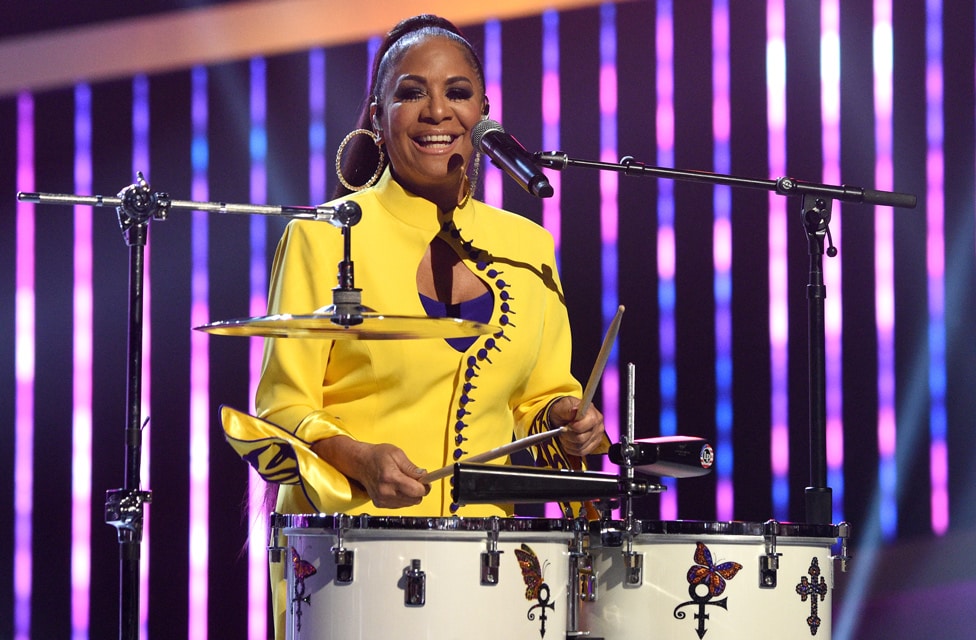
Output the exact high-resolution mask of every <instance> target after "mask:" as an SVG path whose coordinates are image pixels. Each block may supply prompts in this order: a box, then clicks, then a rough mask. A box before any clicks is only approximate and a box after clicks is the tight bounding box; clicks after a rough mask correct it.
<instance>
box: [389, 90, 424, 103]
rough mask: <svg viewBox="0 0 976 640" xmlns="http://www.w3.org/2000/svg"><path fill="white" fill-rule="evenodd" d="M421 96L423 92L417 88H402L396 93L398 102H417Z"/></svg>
mask: <svg viewBox="0 0 976 640" xmlns="http://www.w3.org/2000/svg"><path fill="white" fill-rule="evenodd" d="M423 95H424V92H423V90H422V89H420V88H419V87H402V88H400V89H398V90H397V92H396V97H397V99H398V100H419V99H420V98H422V97H423Z"/></svg>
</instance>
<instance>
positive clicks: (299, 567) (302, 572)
mask: <svg viewBox="0 0 976 640" xmlns="http://www.w3.org/2000/svg"><path fill="white" fill-rule="evenodd" d="M291 567H292V572H293V573H294V575H295V588H294V596H293V597H292V599H291V601H292V603H293V605H294V607H295V609H294V611H295V632H296V633H297V632H299V631H301V630H302V603H303V602H304V603H305V604H311V600H312V596H310V595H305V578H308V577H310V576H314V575H315V574H316V573H318V569H316V568H315V565H313V564H312V563H311V562H308V561H307V560H303V559H302V557H301V556H300V555H298V551H296V550H295V547H292V548H291Z"/></svg>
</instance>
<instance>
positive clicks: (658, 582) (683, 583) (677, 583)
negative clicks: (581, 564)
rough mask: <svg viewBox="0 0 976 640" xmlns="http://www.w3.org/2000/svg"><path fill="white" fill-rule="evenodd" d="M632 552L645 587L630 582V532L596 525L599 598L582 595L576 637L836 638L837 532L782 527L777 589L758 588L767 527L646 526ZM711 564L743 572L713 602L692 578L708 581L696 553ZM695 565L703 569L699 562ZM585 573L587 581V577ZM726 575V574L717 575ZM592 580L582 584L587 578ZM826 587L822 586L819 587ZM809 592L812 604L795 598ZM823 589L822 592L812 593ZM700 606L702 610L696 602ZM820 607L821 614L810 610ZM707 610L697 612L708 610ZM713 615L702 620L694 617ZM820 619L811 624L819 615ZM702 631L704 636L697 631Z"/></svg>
mask: <svg viewBox="0 0 976 640" xmlns="http://www.w3.org/2000/svg"><path fill="white" fill-rule="evenodd" d="M639 524H640V528H639V533H637V534H636V535H634V536H633V538H632V540H633V543H632V550H633V552H634V553H637V554H641V556H642V579H641V582H640V584H638V585H631V584H628V583H627V579H626V578H627V569H626V559H625V556H624V550H625V548H626V545H625V544H624V540H625V539H626V537H625V536H624V535H623V524H622V523H620V522H611V523H606V522H603V523H593V527H592V529H591V536H590V548H589V558H590V562H591V565H592V576H593V578H592V581H593V584H594V585H595V595H596V599H595V600H592V601H588V600H587V599H586V598H585V597H584V593H583V591H585V587H584V586H581V587H580V589H579V591H580V594H579V595H580V603H579V629H580V631H582V632H583V633H584V634H586V635H588V636H589V637H590V638H594V639H596V638H606V639H607V640H611V639H612V640H632V639H633V640H637V639H638V638H640V639H641V640H649V639H650V640H671V639H678V638H688V637H689V636H691V637H696V636H695V632H696V631H699V630H700V629H704V631H705V633H707V636H708V637H709V638H713V639H723V638H725V639H739V638H741V639H745V638H764V637H776V638H777V639H779V640H799V639H801V638H810V637H813V636H814V635H815V636H816V637H817V638H821V639H823V638H827V639H828V640H829V638H830V633H831V606H832V597H831V595H832V594H831V592H832V589H833V575H832V571H833V564H832V560H831V547H832V545H833V544H834V543H835V542H837V528H836V527H834V526H833V525H794V524H783V523H776V524H777V528H778V533H777V535H775V538H774V540H775V550H774V552H775V553H777V554H780V555H778V556H777V560H778V569H777V570H776V572H775V575H776V585H775V587H772V588H770V587H769V585H768V582H767V584H766V586H765V587H763V586H760V576H761V575H763V574H762V569H763V568H764V566H765V565H764V564H763V563H764V562H765V557H766V552H767V545H766V542H767V538H765V537H764V535H763V531H764V525H763V524H759V523H741V522H734V523H722V522H660V521H655V522H642V523H639ZM699 543H702V544H703V545H704V547H705V548H706V549H707V550H708V553H709V554H710V556H711V558H710V559H711V568H713V569H716V570H718V569H724V572H725V573H726V574H728V572H729V569H730V567H731V565H728V564H725V566H724V567H723V564H724V563H737V564H739V565H741V568H740V569H738V571H737V572H736V573H735V575H734V576H733V577H731V578H728V579H726V578H722V581H723V582H724V585H725V586H724V592H722V593H721V594H718V595H716V596H715V597H709V595H708V590H707V587H706V586H704V585H698V586H697V587H695V592H694V595H693V594H692V593H691V592H690V589H691V588H692V586H691V584H690V582H689V577H690V572H692V570H695V569H698V568H699V567H702V568H701V569H698V571H697V574H698V575H702V574H704V573H706V572H707V570H708V568H707V567H708V565H707V563H706V564H704V565H703V564H699V563H698V562H696V551H697V550H698V548H699V547H698V544H699ZM697 560H702V556H699V557H698V558H697ZM814 565H815V567H816V568H814V573H815V574H816V573H818V572H819V573H818V575H811V567H812V566H814ZM585 573H586V572H584V574H585ZM719 575H721V572H720V573H719ZM584 577H585V575H584ZM821 578H823V580H822V581H821ZM798 585H800V587H801V588H800V591H805V592H806V593H807V596H806V598H805V599H803V598H802V597H801V594H800V593H799V592H798V589H797V587H798ZM811 585H812V586H813V587H816V591H814V590H813V589H812V588H811ZM696 596H697V597H698V600H697V601H695V600H694V598H695V597H696ZM814 599H816V607H815V610H814V609H812V604H813V602H812V601H813V600H814ZM703 601H704V602H705V603H706V604H703V605H700V603H701V602H703ZM701 614H704V615H706V616H708V617H707V618H705V619H704V620H700V619H699V618H698V617H696V616H700V615H701ZM814 615H815V616H817V617H818V618H819V620H818V621H814V619H813V616H814ZM811 622H813V626H816V631H815V632H813V630H812V626H811ZM699 625H701V627H700V626H699Z"/></svg>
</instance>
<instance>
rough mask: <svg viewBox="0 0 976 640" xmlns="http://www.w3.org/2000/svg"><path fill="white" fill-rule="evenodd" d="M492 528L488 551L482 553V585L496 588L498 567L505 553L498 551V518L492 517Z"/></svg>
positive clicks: (490, 529)
mask: <svg viewBox="0 0 976 640" xmlns="http://www.w3.org/2000/svg"><path fill="white" fill-rule="evenodd" d="M490 522H491V527H490V528H489V529H488V542H487V550H486V551H482V552H481V584H482V585H483V586H494V585H496V584H498V567H499V565H500V564H501V555H502V554H503V553H504V551H499V550H498V516H492V517H491V521H490Z"/></svg>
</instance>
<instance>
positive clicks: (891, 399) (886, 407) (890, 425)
mask: <svg viewBox="0 0 976 640" xmlns="http://www.w3.org/2000/svg"><path fill="white" fill-rule="evenodd" d="M891 3H892V0H875V2H874V36H873V44H872V49H873V59H874V72H873V73H874V123H875V124H874V140H875V143H874V144H875V161H874V162H875V164H874V183H875V184H876V185H877V188H878V189H880V190H884V191H891V190H892V189H893V188H894V167H893V155H894V150H893V147H892V137H893V125H892V120H891V118H892V108H893V105H894V101H893V98H892V93H893V86H892V85H893V68H894V42H893V36H892V30H891ZM894 242H895V230H894V217H893V212H892V209H891V207H875V208H874V307H875V319H874V322H875V327H876V331H877V342H878V424H877V438H878V499H879V502H880V508H879V509H878V517H879V522H880V525H881V536H882V537H883V538H885V539H887V540H892V539H894V537H895V534H896V533H897V530H898V494H897V490H898V487H897V483H898V471H897V466H896V460H895V449H896V443H897V428H896V421H895V415H896V413H895V406H896V404H895V255H894Z"/></svg>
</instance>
